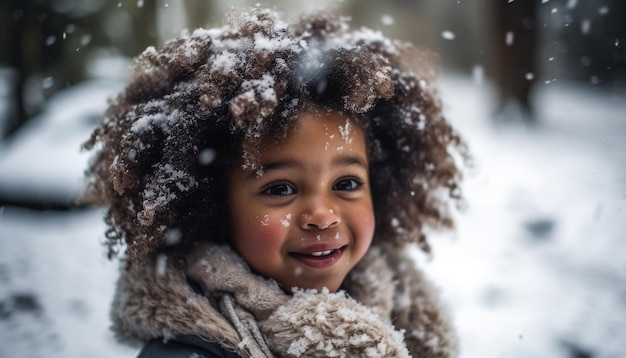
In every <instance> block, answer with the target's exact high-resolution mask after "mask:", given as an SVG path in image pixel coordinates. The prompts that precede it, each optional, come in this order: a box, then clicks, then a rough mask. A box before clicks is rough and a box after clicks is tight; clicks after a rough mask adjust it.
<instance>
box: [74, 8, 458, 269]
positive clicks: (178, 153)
mask: <svg viewBox="0 0 626 358" xmlns="http://www.w3.org/2000/svg"><path fill="white" fill-rule="evenodd" d="M431 58H432V56H431V55H430V54H429V53H427V52H424V51H420V50H418V49H416V48H415V47H413V46H412V45H410V44H407V43H401V42H398V41H392V40H390V39H388V38H386V37H385V36H383V35H382V34H381V33H379V32H375V31H372V30H368V29H361V30H357V31H351V30H350V29H349V26H348V24H347V22H346V20H345V19H344V18H342V17H340V16H338V15H335V14H332V13H327V12H323V13H318V14H314V15H309V16H306V17H302V18H301V19H299V20H298V21H297V22H296V23H294V24H288V23H286V22H284V21H282V20H281V18H280V16H279V14H277V13H276V12H274V11H270V10H265V9H256V8H255V9H251V10H246V11H242V10H241V9H239V10H237V11H233V12H231V13H230V14H229V15H228V16H227V23H226V25H224V26H223V27H220V28H213V29H197V30H195V31H193V32H192V33H183V34H182V35H181V36H180V37H178V38H176V39H173V40H171V41H169V42H167V43H166V44H165V45H164V46H163V47H162V48H161V49H158V50H157V49H155V48H153V47H150V48H148V49H146V50H145V51H144V52H143V53H142V54H141V55H139V56H138V57H137V58H136V59H134V61H133V64H132V66H131V78H130V81H129V83H128V85H127V86H126V88H125V90H124V91H123V92H122V93H121V94H119V95H118V96H117V97H116V98H115V99H114V100H113V101H112V102H111V104H110V106H109V108H108V110H107V111H106V113H105V114H104V116H103V118H102V120H101V123H100V124H99V126H98V127H97V128H96V129H95V131H94V132H93V134H92V136H91V139H90V140H89V141H88V142H87V143H86V144H85V147H86V148H87V149H94V148H95V156H94V159H93V161H92V163H91V164H90V167H89V168H88V171H87V176H88V178H90V182H89V183H90V185H89V188H88V193H87V194H88V195H87V196H86V197H87V198H89V199H90V200H92V201H95V202H98V203H103V204H105V205H107V208H108V210H107V214H106V222H107V224H108V230H107V238H108V244H109V254H110V255H113V254H115V253H116V252H117V251H118V250H119V248H121V247H123V246H124V244H126V245H127V247H126V250H127V253H128V255H129V258H130V261H131V262H142V261H143V259H144V258H145V256H146V255H149V254H154V253H155V252H166V253H173V252H176V250H185V249H186V248H189V246H190V245H191V244H192V243H193V242H195V241H197V240H226V238H227V236H228V228H227V226H228V225H224V223H225V222H228V220H229V219H228V207H227V198H226V197H225V194H224V193H225V192H227V190H226V188H227V185H228V183H227V181H226V177H227V173H228V172H229V170H230V169H231V168H232V167H233V166H234V165H241V164H242V163H243V165H247V166H249V167H250V168H255V166H256V165H257V164H256V158H255V153H256V151H255V148H256V145H258V143H259V142H260V140H261V139H262V138H264V137H265V136H268V135H272V136H275V137H276V138H277V139H280V138H281V136H284V135H286V133H287V130H286V128H288V127H289V125H290V123H291V122H292V121H293V120H294V118H296V117H297V115H298V114H299V113H301V112H302V111H306V110H312V109H314V108H317V109H327V110H335V111H342V112H343V113H345V114H346V115H348V116H350V117H352V118H354V119H355V120H356V121H357V122H358V123H359V124H360V125H361V126H362V128H363V129H364V130H365V132H366V134H367V143H368V155H369V157H370V158H369V159H370V168H371V169H370V177H371V178H370V180H371V187H372V199H373V202H374V207H375V215H376V234H375V243H376V242H378V241H380V240H383V241H384V240H395V241H396V242H398V243H402V242H417V243H418V244H419V245H420V246H421V247H422V249H424V250H425V251H428V250H429V247H428V244H427V241H426V236H425V234H424V233H423V232H424V230H423V228H424V227H426V226H429V227H434V228H442V227H451V226H452V217H451V215H450V212H449V209H450V204H451V203H452V202H457V203H458V202H459V201H460V200H461V198H460V191H459V188H458V184H459V181H460V180H461V175H460V171H459V170H458V167H457V165H456V163H455V161H454V160H453V155H452V154H453V153H452V152H453V151H455V152H456V153H458V154H460V155H461V157H466V154H467V153H466V148H465V145H464V143H463V142H462V140H461V139H460V137H459V136H458V135H457V134H456V132H455V131H454V130H453V129H452V128H451V126H450V125H449V123H448V122H447V121H446V120H445V119H444V117H443V116H442V113H441V104H440V101H439V99H438V96H437V93H436V90H435V87H434V78H435V71H434V70H433V68H432V65H431ZM207 150H208V151H210V153H211V160H208V161H207V160H201V158H202V157H203V156H202V154H203V153H206V151H207ZM171 232H176V233H177V237H179V240H176V245H171V244H169V243H170V242H171V240H168V239H167V238H168V235H169V233H171Z"/></svg>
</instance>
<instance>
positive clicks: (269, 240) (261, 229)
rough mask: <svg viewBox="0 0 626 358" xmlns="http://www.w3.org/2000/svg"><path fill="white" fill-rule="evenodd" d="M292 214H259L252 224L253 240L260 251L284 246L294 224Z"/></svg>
mask: <svg viewBox="0 0 626 358" xmlns="http://www.w3.org/2000/svg"><path fill="white" fill-rule="evenodd" d="M292 224H293V223H292V220H291V218H290V215H289V214H287V215H276V214H274V215H271V214H265V215H260V216H257V218H256V220H255V222H254V223H252V225H250V227H251V228H253V230H252V231H253V232H252V233H251V235H252V238H253V240H252V242H253V245H254V246H256V247H257V248H258V249H259V250H260V251H265V250H272V249H274V247H275V246H282V244H283V243H284V241H285V240H286V237H287V233H288V231H289V227H290V226H291V225H292Z"/></svg>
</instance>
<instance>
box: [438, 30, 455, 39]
mask: <svg viewBox="0 0 626 358" xmlns="http://www.w3.org/2000/svg"><path fill="white" fill-rule="evenodd" d="M441 37H443V38H444V40H449V41H451V40H454V39H455V38H456V35H455V34H454V32H452V31H448V30H446V31H443V32H442V33H441Z"/></svg>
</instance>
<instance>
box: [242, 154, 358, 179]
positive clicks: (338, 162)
mask: <svg viewBox="0 0 626 358" xmlns="http://www.w3.org/2000/svg"><path fill="white" fill-rule="evenodd" d="M352 165H357V166H360V167H363V168H364V169H366V170H367V169H368V167H369V165H368V164H367V160H365V159H364V158H363V157H361V156H358V155H342V156H338V157H336V158H334V159H333V161H332V166H334V167H349V166H352ZM261 169H262V171H263V172H271V171H273V170H281V169H296V170H297V169H303V164H302V163H301V162H299V161H297V160H295V159H284V160H278V161H274V162H268V163H261ZM248 177H249V178H250V179H255V178H258V173H257V172H254V171H253V172H251V173H249V174H248Z"/></svg>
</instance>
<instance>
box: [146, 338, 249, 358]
mask: <svg viewBox="0 0 626 358" xmlns="http://www.w3.org/2000/svg"><path fill="white" fill-rule="evenodd" d="M189 357H197V358H239V355H238V354H237V353H235V352H233V351H229V350H227V349H225V348H224V347H222V346H221V345H220V344H219V343H217V342H209V341H205V340H204V339H202V338H200V337H198V336H191V335H188V336H178V337H176V338H173V339H170V340H168V341H164V340H163V339H162V338H157V339H152V340H150V341H148V343H146V344H145V345H144V346H143V348H142V350H141V353H140V354H139V356H138V357H137V358H189Z"/></svg>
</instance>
